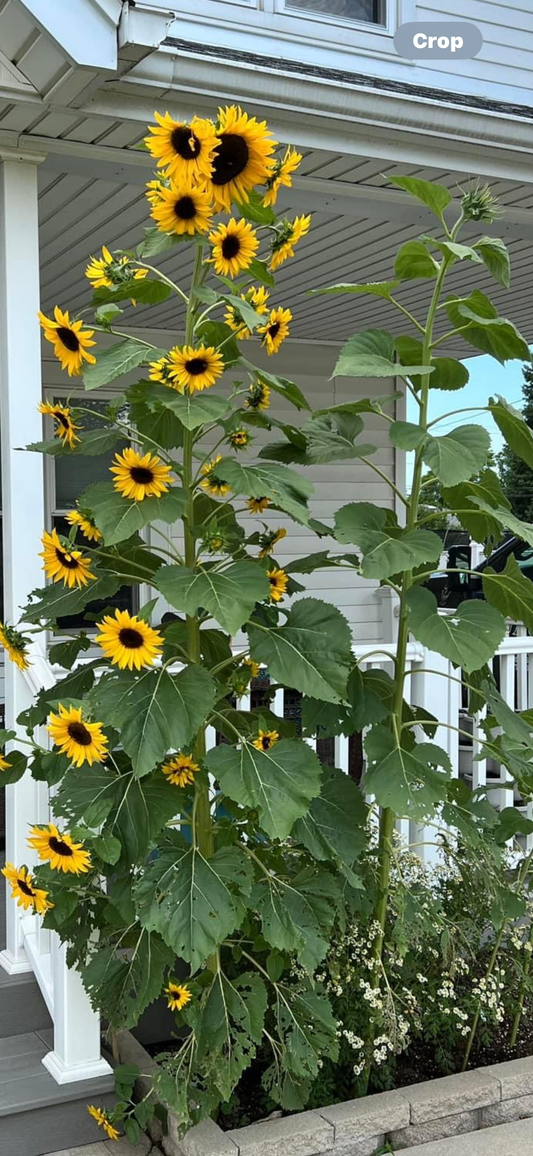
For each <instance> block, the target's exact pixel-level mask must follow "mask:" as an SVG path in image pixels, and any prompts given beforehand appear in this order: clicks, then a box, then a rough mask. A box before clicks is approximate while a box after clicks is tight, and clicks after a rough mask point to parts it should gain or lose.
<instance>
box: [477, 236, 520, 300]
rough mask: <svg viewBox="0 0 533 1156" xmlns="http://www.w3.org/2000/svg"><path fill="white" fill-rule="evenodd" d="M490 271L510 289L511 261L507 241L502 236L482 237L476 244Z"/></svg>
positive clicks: (501, 283)
mask: <svg viewBox="0 0 533 1156" xmlns="http://www.w3.org/2000/svg"><path fill="white" fill-rule="evenodd" d="M474 248H475V249H476V251H477V252H478V253H479V254H480V256H481V258H482V260H483V261H484V263H485V265H486V266H487V269H488V270H489V273H492V276H493V277H494V279H495V280H496V281H499V283H500V285H503V286H504V288H505V289H508V288H509V286H510V284H511V262H510V259H509V252H508V249H507V246H506V245H505V242H504V241H502V239H501V237H481V238H480V240H479V241H476V244H475V245H474Z"/></svg>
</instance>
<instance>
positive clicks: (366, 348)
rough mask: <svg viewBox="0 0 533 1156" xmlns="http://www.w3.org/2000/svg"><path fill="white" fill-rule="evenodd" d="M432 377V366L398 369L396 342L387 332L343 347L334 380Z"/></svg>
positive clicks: (364, 335)
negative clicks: (416, 375)
mask: <svg viewBox="0 0 533 1156" xmlns="http://www.w3.org/2000/svg"><path fill="white" fill-rule="evenodd" d="M422 373H424V374H428V373H431V367H430V366H423V365H421V364H420V365H419V364H415V365H404V366H399V364H398V362H397V361H395V360H394V342H393V340H392V337H391V335H390V333H387V332H386V331H385V330H384V329H366V330H364V331H363V332H362V333H356V334H355V336H354V337H350V340H349V341H347V342H346V345H344V346H343V348H342V350H341V353H340V357H339V359H338V361H337V364H336V366H335V369H334V370H333V373H332V375H331V376H332V378H333V377H397V376H398V375H399V374H401V375H412V374H422Z"/></svg>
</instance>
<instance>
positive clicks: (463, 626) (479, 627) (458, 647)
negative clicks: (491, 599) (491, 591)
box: [407, 586, 505, 673]
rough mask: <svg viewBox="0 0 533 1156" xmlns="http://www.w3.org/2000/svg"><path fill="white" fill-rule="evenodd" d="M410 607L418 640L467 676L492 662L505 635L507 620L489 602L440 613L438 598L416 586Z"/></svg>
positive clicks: (410, 617) (409, 599) (410, 620)
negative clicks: (447, 659) (461, 669)
mask: <svg viewBox="0 0 533 1156" xmlns="http://www.w3.org/2000/svg"><path fill="white" fill-rule="evenodd" d="M407 604H408V606H409V626H410V629H411V630H412V632H413V634H414V636H415V638H417V639H418V641H419V642H422V643H423V644H424V646H427V647H428V648H429V649H430V650H436V651H437V652H438V653H439V654H442V655H444V657H445V658H449V659H450V660H451V661H452V662H453V663H455V664H456V665H457V666H462V667H463V668H464V669H465V670H466V672H467V673H470V671H471V670H478V669H479V667H480V666H483V664H484V663H485V662H489V661H490V659H491V658H492V656H493V654H494V652H495V650H497V649H498V646H499V645H500V642H501V641H502V638H503V637H504V635H505V619H504V618H503V617H502V615H501V614H499V613H498V611H497V610H495V609H494V608H493V607H492V606H488V605H487V603H486V602H480V601H472V602H463V603H462V604H461V606H459V608H458V610H454V611H452V612H450V613H448V614H439V613H438V610H437V599H436V598H435V595H434V594H432V593H431V591H430V590H426V589H424V588H423V587H421V586H415V587H413V588H412V589H411V590H409V593H408V595H407Z"/></svg>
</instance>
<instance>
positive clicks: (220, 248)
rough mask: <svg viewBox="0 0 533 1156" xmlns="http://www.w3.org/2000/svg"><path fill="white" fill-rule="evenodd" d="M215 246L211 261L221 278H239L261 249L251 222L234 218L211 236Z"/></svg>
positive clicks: (221, 225)
mask: <svg viewBox="0 0 533 1156" xmlns="http://www.w3.org/2000/svg"><path fill="white" fill-rule="evenodd" d="M209 240H210V242H211V244H212V246H213V248H212V257H211V260H212V262H213V265H214V266H215V272H216V273H219V274H220V276H221V277H238V276H239V273H241V272H242V270H243V269H247V268H248V266H249V265H250V263H251V261H253V258H254V257H255V255H256V253H257V250H258V248H259V237H258V236H257V233H256V232H255V230H254V229H253V228H252V226H251V224H250V222H249V221H244V220H240V221H236V220H235V217H232V218H231V220H230V221H228V223H227V225H225V224H224V223H222V224H220V225H219V226H218V229H216V230H215V232H213V233H210V234H209Z"/></svg>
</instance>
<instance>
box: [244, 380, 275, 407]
mask: <svg viewBox="0 0 533 1156" xmlns="http://www.w3.org/2000/svg"><path fill="white" fill-rule="evenodd" d="M244 404H245V407H246V409H268V407H269V405H270V386H268V385H265V384H264V382H262V381H254V383H253V385H251V386H250V388H249V390H248V394H247V396H246V397H245V399H244Z"/></svg>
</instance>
